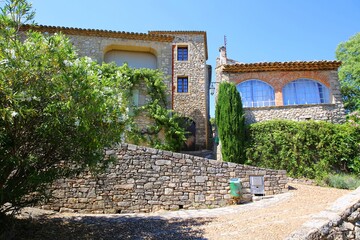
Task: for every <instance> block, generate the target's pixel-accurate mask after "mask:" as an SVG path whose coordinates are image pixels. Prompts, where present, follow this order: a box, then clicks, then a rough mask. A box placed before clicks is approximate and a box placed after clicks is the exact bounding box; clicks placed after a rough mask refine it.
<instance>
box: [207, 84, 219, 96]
mask: <svg viewBox="0 0 360 240" xmlns="http://www.w3.org/2000/svg"><path fill="white" fill-rule="evenodd" d="M217 83H220V82H211V83H210V87H209V90H210V94H211V95H214V93H215V84H217Z"/></svg>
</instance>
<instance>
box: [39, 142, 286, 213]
mask: <svg viewBox="0 0 360 240" xmlns="http://www.w3.org/2000/svg"><path fill="white" fill-rule="evenodd" d="M106 156H107V157H109V156H113V157H115V158H116V160H115V162H113V163H112V164H111V165H110V166H108V168H107V169H106V171H105V173H103V174H101V175H97V176H93V175H91V174H90V173H89V172H84V173H83V174H80V175H79V176H78V177H77V178H72V179H60V180H58V181H57V182H56V183H55V184H54V185H53V186H52V187H51V188H50V191H51V192H52V194H53V198H52V199H50V201H49V202H48V203H46V204H44V205H42V207H43V208H44V209H52V210H57V211H62V212H63V211H75V212H81V213H137V212H153V211H158V210H161V209H165V210H177V209H195V208H207V207H220V206H225V205H228V204H231V203H232V197H231V195H230V194H229V180H230V178H239V179H240V180H241V185H242V189H241V193H242V199H243V200H251V197H252V194H251V190H250V176H263V177H264V190H265V195H272V194H278V193H283V192H286V191H287V176H286V171H283V170H271V169H263V168H257V167H252V166H246V165H240V164H235V163H228V162H219V161H215V160H210V159H204V158H200V157H195V156H191V155H186V154H181V153H173V152H168V151H162V150H157V149H153V148H146V147H140V146H136V145H130V144H123V145H119V146H118V147H115V148H113V149H108V150H107V151H106Z"/></svg>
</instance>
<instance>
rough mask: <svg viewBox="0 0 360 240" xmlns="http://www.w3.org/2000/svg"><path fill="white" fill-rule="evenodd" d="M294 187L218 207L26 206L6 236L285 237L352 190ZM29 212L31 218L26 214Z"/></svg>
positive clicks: (29, 237) (98, 237) (56, 237)
mask: <svg viewBox="0 0 360 240" xmlns="http://www.w3.org/2000/svg"><path fill="white" fill-rule="evenodd" d="M290 185H291V187H292V188H293V190H291V191H289V193H286V194H281V195H276V196H275V197H274V198H270V199H265V200H261V201H259V202H254V203H249V204H244V205H237V206H230V207H225V208H221V209H205V210H188V211H187V210H184V211H175V212H158V213H151V214H130V215H121V214H120V215H85V214H83V215H80V214H59V213H55V212H50V211H43V210H39V209H29V208H27V209H24V210H23V212H22V214H21V215H19V216H18V223H17V226H18V227H17V229H16V231H13V232H12V234H10V235H8V236H7V238H8V239H11V238H12V239H37V240H43V239H242V240H244V239H266V240H271V239H284V238H285V237H286V236H288V235H289V234H290V233H291V232H293V231H295V230H297V229H298V228H300V226H301V225H302V224H303V223H304V222H306V221H308V220H309V219H310V218H311V215H314V214H316V213H318V212H320V211H322V210H324V209H325V208H326V207H327V206H329V205H330V204H331V203H332V202H334V201H335V200H336V199H337V198H339V197H341V196H342V195H345V194H346V193H348V192H350V191H347V190H340V189H334V188H323V187H317V186H309V185H301V184H290ZM29 216H30V217H29Z"/></svg>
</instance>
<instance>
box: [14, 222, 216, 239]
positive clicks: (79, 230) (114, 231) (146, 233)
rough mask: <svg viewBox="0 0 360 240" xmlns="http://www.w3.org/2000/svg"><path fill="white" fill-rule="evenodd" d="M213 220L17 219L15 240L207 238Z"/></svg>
mask: <svg viewBox="0 0 360 240" xmlns="http://www.w3.org/2000/svg"><path fill="white" fill-rule="evenodd" d="M210 221H211V219H202V218H201V219H200V218H198V219H165V218H159V217H124V216H121V217H117V216H111V217H102V216H81V217H80V216H79V217H67V218H56V217H52V218H46V217H44V218H40V219H33V220H29V219H18V220H16V231H15V232H13V233H12V234H10V235H12V236H11V238H12V239H37V240H43V239H51V240H54V239H96V240H97V239H135V240H136V239H139V240H140V239H162V240H163V239H199V240H200V239H206V238H204V237H203V234H204V233H203V231H202V230H201V225H204V224H206V223H208V222H210Z"/></svg>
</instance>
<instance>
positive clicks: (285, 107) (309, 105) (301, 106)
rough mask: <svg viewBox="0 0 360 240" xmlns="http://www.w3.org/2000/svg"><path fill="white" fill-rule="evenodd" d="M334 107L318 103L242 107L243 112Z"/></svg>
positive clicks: (331, 104) (330, 104) (332, 104)
mask: <svg viewBox="0 0 360 240" xmlns="http://www.w3.org/2000/svg"><path fill="white" fill-rule="evenodd" d="M318 106H321V107H335V106H336V104H335V103H319V104H298V105H286V106H265V107H244V109H245V110H266V109H287V108H310V107H318Z"/></svg>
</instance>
